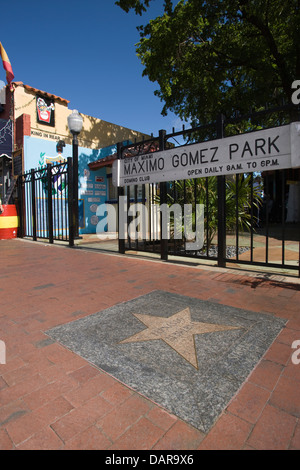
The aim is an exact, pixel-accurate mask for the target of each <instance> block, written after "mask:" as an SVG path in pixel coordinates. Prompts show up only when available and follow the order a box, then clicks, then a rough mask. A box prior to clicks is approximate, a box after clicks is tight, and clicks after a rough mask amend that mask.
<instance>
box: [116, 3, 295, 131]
mask: <svg viewBox="0 0 300 470" xmlns="http://www.w3.org/2000/svg"><path fill="white" fill-rule="evenodd" d="M151 2H152V0H119V1H118V2H116V3H117V4H118V5H119V6H120V7H121V8H123V10H125V11H127V12H128V11H129V10H131V9H133V10H134V11H135V12H136V13H137V14H140V15H141V14H142V13H143V12H144V11H146V9H147V8H148V7H149V8H150V7H151V5H150V4H151ZM139 29H140V41H139V43H138V44H137V46H136V47H137V48H136V51H137V54H138V56H139V58H140V60H141V62H142V64H143V66H144V71H143V75H145V76H148V78H149V79H150V81H152V82H157V84H158V89H157V90H156V91H155V94H156V95H157V96H158V97H159V98H160V99H161V101H162V102H163V103H164V104H163V109H162V114H163V115H166V114H167V111H168V110H170V111H173V112H174V113H175V114H177V115H178V116H179V117H180V118H181V119H183V120H185V121H190V122H191V123H192V124H193V125H198V124H204V123H208V122H212V121H214V120H215V118H216V116H217V115H218V114H219V113H220V112H222V113H223V114H224V115H225V117H227V118H231V117H233V116H235V115H236V113H239V114H241V115H244V114H246V113H248V112H249V109H250V108H252V109H256V110H259V109H261V107H264V106H265V105H266V104H268V105H270V106H276V105H280V104H282V101H283V99H284V100H285V101H286V102H290V99H291V95H292V91H293V90H292V88H291V85H292V83H293V81H294V80H295V79H297V78H298V79H300V40H299V37H300V35H299V32H300V31H299V29H300V1H299V0H223V1H216V0H211V1H200V0H179V1H176V2H172V1H171V0H166V1H165V2H164V14H163V15H162V16H159V17H157V18H155V19H153V20H151V21H150V22H149V23H148V24H146V25H144V26H141V27H140V28H139ZM295 112H296V109H294V110H292V111H291V114H290V115H289V116H282V117H280V116H277V119H280V122H277V123H279V124H282V123H283V122H284V121H285V119H290V118H291V117H292V118H294V117H295ZM264 124H265V123H264V122H263V120H262V119H261V120H260V121H257V122H256V125H257V126H260V125H264ZM252 128H253V124H252ZM246 129H249V123H247V122H246V123H245V122H244V123H243V124H242V125H241V127H240V128H234V129H232V131H231V132H230V133H236V132H243V131H245V130H246Z"/></svg>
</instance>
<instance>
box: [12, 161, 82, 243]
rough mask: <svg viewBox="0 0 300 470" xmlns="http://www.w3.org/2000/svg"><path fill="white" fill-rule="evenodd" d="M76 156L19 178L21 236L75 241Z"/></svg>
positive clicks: (50, 241)
mask: <svg viewBox="0 0 300 470" xmlns="http://www.w3.org/2000/svg"><path fill="white" fill-rule="evenodd" d="M72 181H73V180H72V159H71V158H68V160H67V161H65V162H63V163H59V164H54V165H51V164H48V165H46V166H44V167H41V168H38V169H32V170H30V171H28V172H27V173H24V174H23V175H21V176H19V178H18V204H19V220H20V226H19V237H20V238H24V237H25V238H31V239H32V240H34V241H37V240H48V241H49V243H54V241H62V242H68V243H69V245H70V246H73V245H74V233H73V221H74V214H73V182H72Z"/></svg>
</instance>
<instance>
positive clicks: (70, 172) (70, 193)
mask: <svg viewBox="0 0 300 470" xmlns="http://www.w3.org/2000/svg"><path fill="white" fill-rule="evenodd" d="M67 171H68V176H67V178H68V219H69V246H70V247H73V246H74V204H73V159H72V158H71V157H68V170H67Z"/></svg>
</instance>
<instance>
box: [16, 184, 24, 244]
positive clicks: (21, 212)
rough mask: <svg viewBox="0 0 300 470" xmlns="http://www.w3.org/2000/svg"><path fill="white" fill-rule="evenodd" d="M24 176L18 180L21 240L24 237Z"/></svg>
mask: <svg viewBox="0 0 300 470" xmlns="http://www.w3.org/2000/svg"><path fill="white" fill-rule="evenodd" d="M22 179H23V176H22V175H19V176H18V180H17V188H18V210H19V214H18V215H19V234H18V236H19V238H23V237H24V213H23V184H22Z"/></svg>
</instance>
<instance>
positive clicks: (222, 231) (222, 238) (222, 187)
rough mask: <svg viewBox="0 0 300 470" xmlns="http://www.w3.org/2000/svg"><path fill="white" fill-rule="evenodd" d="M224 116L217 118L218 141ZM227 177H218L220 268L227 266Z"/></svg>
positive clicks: (222, 135) (221, 137)
mask: <svg viewBox="0 0 300 470" xmlns="http://www.w3.org/2000/svg"><path fill="white" fill-rule="evenodd" d="M224 120H225V117H224V115H223V114H220V115H219V116H218V117H217V121H216V125H217V139H223V138H224ZM225 178H226V177H225V176H218V177H217V188H218V266H219V267H222V268H223V267H225V265H226V180H225Z"/></svg>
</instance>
